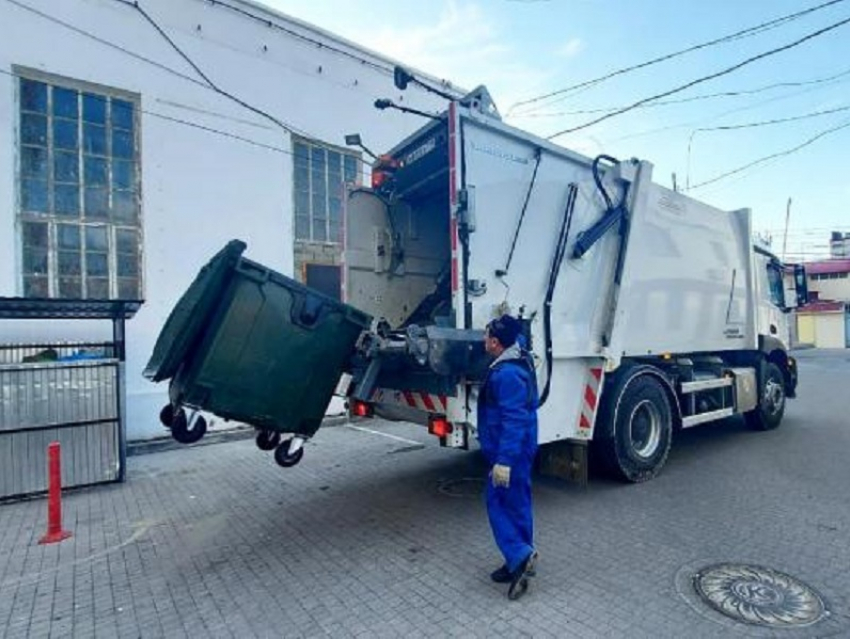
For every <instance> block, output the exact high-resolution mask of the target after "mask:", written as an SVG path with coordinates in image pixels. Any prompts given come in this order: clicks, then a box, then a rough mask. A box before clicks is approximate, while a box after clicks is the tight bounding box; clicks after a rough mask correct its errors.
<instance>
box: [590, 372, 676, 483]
mask: <svg viewBox="0 0 850 639" xmlns="http://www.w3.org/2000/svg"><path fill="white" fill-rule="evenodd" d="M617 389H618V390H617ZM600 417H601V418H602V419H610V420H612V425H613V429H612V432H613V436H612V437H611V438H610V439H604V440H602V441H601V442H600V443H601V445H602V446H601V449H602V450H601V452H602V456H603V461H604V463H605V465H606V466H607V468H608V470H609V471H610V472H611V473H612V474H614V475H615V476H616V477H618V478H619V479H622V480H625V481H627V482H631V483H639V482H643V481H647V480H649V479H652V478H653V477H655V476H656V475H657V474H658V473H659V471H660V470H661V467H662V466H663V465H664V462H665V461H667V455H668V454H669V453H670V444H671V442H672V439H673V411H672V409H671V407H670V399H669V398H668V396H667V391H666V390H665V388H664V386H663V384H662V382H661V380H659V379H658V378H657V377H656V376H655V375H653V374H651V373H637V374H635V375H633V376H632V377H629V378H627V379H626V381H625V382H621V383H620V384H615V392H614V393H613V395H611V396H610V397H609V398H608V399H607V400H606V401H605V403H604V404H603V406H602V408H601V412H600Z"/></svg>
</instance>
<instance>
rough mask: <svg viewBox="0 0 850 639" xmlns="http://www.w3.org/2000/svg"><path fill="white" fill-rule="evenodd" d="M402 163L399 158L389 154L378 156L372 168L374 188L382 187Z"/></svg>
mask: <svg viewBox="0 0 850 639" xmlns="http://www.w3.org/2000/svg"><path fill="white" fill-rule="evenodd" d="M399 166H401V164H400V163H399V161H398V160H396V159H395V158H393V157H392V156H389V155H382V156H381V157H379V158H378V161H377V162H376V163H375V166H374V167H373V168H372V188H373V189H378V188H380V187H381V186H382V185H383V184H384V183H385V182H386V181H387V180H389V179H390V178H391V177H392V176H393V173H395V171H396V169H398V168H399Z"/></svg>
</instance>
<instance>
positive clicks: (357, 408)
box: [350, 399, 375, 417]
mask: <svg viewBox="0 0 850 639" xmlns="http://www.w3.org/2000/svg"><path fill="white" fill-rule="evenodd" d="M350 408H351V414H352V415H354V416H355V417H372V416H373V415H374V414H375V411H374V409H373V408H372V405H371V404H367V403H366V402H361V401H360V400H359V399H355V400H354V401H352V402H351V406H350Z"/></svg>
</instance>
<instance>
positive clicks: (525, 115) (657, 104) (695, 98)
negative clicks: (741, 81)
mask: <svg viewBox="0 0 850 639" xmlns="http://www.w3.org/2000/svg"><path fill="white" fill-rule="evenodd" d="M848 75H850V69H847V70H845V71H842V72H841V73H836V74H835V75H830V76H827V77H825V78H815V79H814V80H801V81H799V82H774V83H773V84H767V85H765V86H762V87H756V88H755V89H739V90H737V91H718V92H717V93H703V94H702V95H693V96H691V97H689V98H676V99H674V100H656V101H655V102H650V103H649V104H642V105H640V107H638V108H640V109H654V108H656V107H660V106H668V105H670V104H685V103H687V102H698V101H701V100H711V99H714V98H729V97H737V96H742V95H753V94H756V93H764V92H765V91H771V90H773V89H781V88H784V87H803V86H809V85H811V84H823V83H828V82H833V81H835V80H838V79H839V78H843V77H846V76H848ZM625 108H627V107H625V106H615V107H598V108H595V109H577V110H574V111H554V112H549V113H518V114H516V115H515V116H513V117H515V118H553V117H562V116H565V115H591V114H594V113H610V112H612V111H618V110H620V109H625Z"/></svg>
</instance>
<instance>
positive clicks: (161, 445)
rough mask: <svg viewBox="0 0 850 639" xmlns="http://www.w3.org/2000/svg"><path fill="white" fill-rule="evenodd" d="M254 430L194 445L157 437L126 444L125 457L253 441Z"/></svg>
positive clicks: (334, 420) (337, 422) (334, 421)
mask: <svg viewBox="0 0 850 639" xmlns="http://www.w3.org/2000/svg"><path fill="white" fill-rule="evenodd" d="M348 421H349V419H348V416H346V415H339V416H334V417H328V418H326V419H325V420H323V421H322V425H321V428H328V427H332V426H342V425H343V424H347V423H348ZM255 434H256V430H255V429H254V428H253V427H251V426H236V427H234V428H228V429H227V430H220V431H212V432H209V433H207V434H206V435H204V438H203V439H202V440H201V441H199V442H197V443H195V444H180V443H178V442H176V441H174V440H173V439H172V438H171V437H169V436H165V437H157V438H156V439H145V440H141V441H135V442H128V443H127V457H135V456H136V455H150V454H153V453H164V452H166V451H169V450H178V449H180V450H183V449H186V448H195V447H197V446H211V445H213V444H226V443H228V442H236V441H242V440H245V439H253V438H254V436H255Z"/></svg>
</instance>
